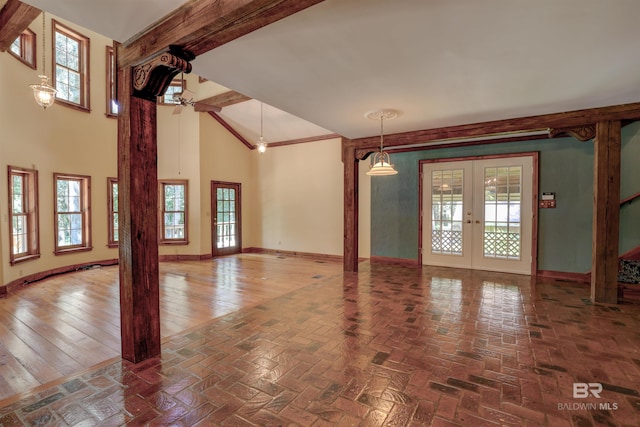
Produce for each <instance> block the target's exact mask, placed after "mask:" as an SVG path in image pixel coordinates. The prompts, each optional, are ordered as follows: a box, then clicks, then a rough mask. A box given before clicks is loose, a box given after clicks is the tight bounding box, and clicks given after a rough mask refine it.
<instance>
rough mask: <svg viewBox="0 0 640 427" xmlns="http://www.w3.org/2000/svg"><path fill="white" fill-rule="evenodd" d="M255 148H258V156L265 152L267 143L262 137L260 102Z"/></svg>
mask: <svg viewBox="0 0 640 427" xmlns="http://www.w3.org/2000/svg"><path fill="white" fill-rule="evenodd" d="M256 147H258V152H259V153H260V154H263V153H264V152H265V151H267V141H265V140H264V138H263V136H262V102H261V103H260V139H259V140H258V143H257V144H256Z"/></svg>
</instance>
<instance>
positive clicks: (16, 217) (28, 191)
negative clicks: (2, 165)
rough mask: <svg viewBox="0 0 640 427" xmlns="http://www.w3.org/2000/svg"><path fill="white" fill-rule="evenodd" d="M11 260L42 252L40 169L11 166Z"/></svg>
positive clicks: (36, 255)
mask: <svg viewBox="0 0 640 427" xmlns="http://www.w3.org/2000/svg"><path fill="white" fill-rule="evenodd" d="M8 170H9V214H10V221H11V226H10V228H9V234H10V241H11V244H10V260H9V261H10V264H15V263H18V262H22V261H26V260H29V259H34V258H38V257H39V256H40V248H39V236H38V195H37V194H38V191H37V181H38V179H37V177H38V172H37V171H35V170H32V169H23V168H16V167H13V166H9V167H8Z"/></svg>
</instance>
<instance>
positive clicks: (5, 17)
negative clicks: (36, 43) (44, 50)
mask: <svg viewBox="0 0 640 427" xmlns="http://www.w3.org/2000/svg"><path fill="white" fill-rule="evenodd" d="M40 13H41V11H40V9H37V8H35V7H33V6H30V5H28V4H26V3H22V2H21V1H18V0H9V1H7V3H6V4H5V5H4V7H3V8H2V10H0V52H6V51H7V49H9V48H10V47H11V44H12V43H13V42H14V41H15V39H17V38H18V37H19V36H20V34H22V32H23V31H24V30H25V29H26V28H27V27H28V26H29V24H31V23H32V22H33V20H34V19H36V18H37V17H38V15H40ZM42 37H44V34H43V35H42ZM34 65H35V64H34Z"/></svg>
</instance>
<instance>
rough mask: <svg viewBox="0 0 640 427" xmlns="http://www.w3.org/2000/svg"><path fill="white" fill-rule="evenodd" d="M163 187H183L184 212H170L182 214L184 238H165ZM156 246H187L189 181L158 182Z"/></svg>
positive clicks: (168, 180)
mask: <svg viewBox="0 0 640 427" xmlns="http://www.w3.org/2000/svg"><path fill="white" fill-rule="evenodd" d="M165 185H177V186H179V185H182V186H184V210H183V211H172V212H183V213H184V237H182V238H180V239H167V238H166V237H165V234H164V231H165V223H164V213H165V210H164V209H165V206H166V203H165V198H164V188H165ZM158 203H159V204H158V227H159V228H158V244H160V245H163V246H164V245H188V244H189V180H188V179H159V180H158Z"/></svg>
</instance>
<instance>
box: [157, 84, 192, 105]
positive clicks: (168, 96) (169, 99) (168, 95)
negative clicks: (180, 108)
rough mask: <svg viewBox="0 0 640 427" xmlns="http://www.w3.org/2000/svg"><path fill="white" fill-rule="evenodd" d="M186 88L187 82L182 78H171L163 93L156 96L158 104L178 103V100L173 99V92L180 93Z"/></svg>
mask: <svg viewBox="0 0 640 427" xmlns="http://www.w3.org/2000/svg"><path fill="white" fill-rule="evenodd" d="M186 88H187V82H185V81H184V80H182V79H176V80H173V81H172V82H171V83H170V84H169V87H167V91H166V92H165V93H164V95H162V96H159V97H158V104H159V105H179V104H180V101H175V100H174V99H173V94H174V93H182V92H183V90H184V89H186Z"/></svg>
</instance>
